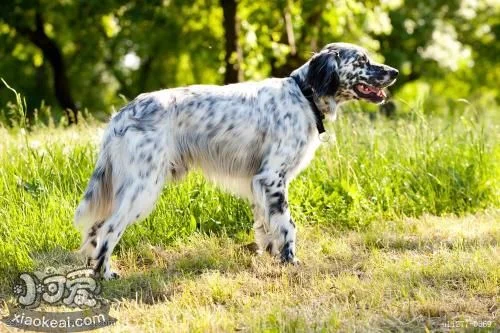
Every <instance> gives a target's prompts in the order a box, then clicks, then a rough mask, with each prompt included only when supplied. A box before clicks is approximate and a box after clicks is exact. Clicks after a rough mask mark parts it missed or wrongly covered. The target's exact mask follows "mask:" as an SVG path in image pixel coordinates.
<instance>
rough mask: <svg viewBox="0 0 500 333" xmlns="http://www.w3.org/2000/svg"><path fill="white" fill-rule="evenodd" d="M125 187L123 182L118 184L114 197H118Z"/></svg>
mask: <svg viewBox="0 0 500 333" xmlns="http://www.w3.org/2000/svg"><path fill="white" fill-rule="evenodd" d="M125 187H126V185H125V182H123V183H122V184H121V185H120V187H118V190H116V192H115V197H116V198H119V197H121V196H122V195H123V191H125Z"/></svg>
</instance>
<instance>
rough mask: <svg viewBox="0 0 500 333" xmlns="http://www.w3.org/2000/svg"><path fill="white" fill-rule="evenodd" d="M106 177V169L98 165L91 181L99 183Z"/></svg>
mask: <svg viewBox="0 0 500 333" xmlns="http://www.w3.org/2000/svg"><path fill="white" fill-rule="evenodd" d="M105 176H106V167H105V166H104V165H98V166H97V167H96V169H95V170H94V173H93V174H92V181H94V182H101V181H102V180H103V179H104V177H105Z"/></svg>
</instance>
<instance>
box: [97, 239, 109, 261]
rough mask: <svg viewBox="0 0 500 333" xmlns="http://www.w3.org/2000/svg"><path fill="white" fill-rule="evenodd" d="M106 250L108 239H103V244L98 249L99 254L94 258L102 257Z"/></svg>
mask: <svg viewBox="0 0 500 333" xmlns="http://www.w3.org/2000/svg"><path fill="white" fill-rule="evenodd" d="M107 251H108V241H105V242H104V244H102V246H101V248H100V249H99V254H98V255H97V258H96V259H101V258H103V257H104V255H105V254H106V252H107Z"/></svg>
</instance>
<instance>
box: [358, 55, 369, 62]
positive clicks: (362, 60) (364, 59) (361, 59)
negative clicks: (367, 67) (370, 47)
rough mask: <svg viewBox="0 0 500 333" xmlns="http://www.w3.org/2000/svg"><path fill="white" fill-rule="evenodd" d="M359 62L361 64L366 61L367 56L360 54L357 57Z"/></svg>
mask: <svg viewBox="0 0 500 333" xmlns="http://www.w3.org/2000/svg"><path fill="white" fill-rule="evenodd" d="M359 62H360V63H362V64H366V63H367V62H368V58H367V57H366V56H365V55H362V56H361V57H360V58H359Z"/></svg>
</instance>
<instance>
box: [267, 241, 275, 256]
mask: <svg viewBox="0 0 500 333" xmlns="http://www.w3.org/2000/svg"><path fill="white" fill-rule="evenodd" d="M266 251H267V252H268V253H269V254H272V253H273V243H272V242H271V243H269V244H267V246H266Z"/></svg>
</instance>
